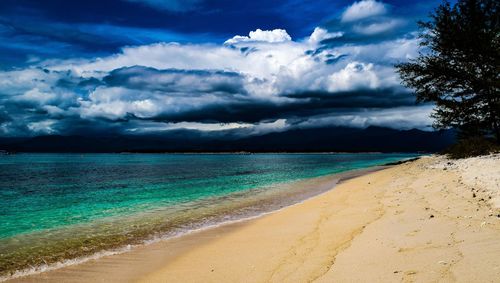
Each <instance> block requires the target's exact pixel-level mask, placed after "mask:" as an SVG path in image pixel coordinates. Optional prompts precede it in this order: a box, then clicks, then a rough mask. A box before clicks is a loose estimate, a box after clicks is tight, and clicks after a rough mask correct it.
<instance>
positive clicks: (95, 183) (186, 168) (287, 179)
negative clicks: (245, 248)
mask: <svg viewBox="0 0 500 283" xmlns="http://www.w3.org/2000/svg"><path fill="white" fill-rule="evenodd" d="M414 156H415V155H411V154H251V155H238V154H216V155H209V154H206V155H171V154H85V155H79V154H18V155H6V156H0V224H1V225H0V275H6V274H9V273H12V272H13V271H15V270H20V269H24V268H29V267H33V266H38V265H42V264H50V263H53V262H59V261H62V260H65V259H71V258H77V257H81V256H84V255H90V254H93V253H96V252H100V251H102V250H109V249H113V248H119V247H123V246H125V245H127V244H140V243H143V242H144V241H146V240H151V239H153V238H158V237H165V236H169V235H175V234H178V233H182V232H184V231H187V230H190V229H195V228H200V227H203V226H205V225H211V224H215V223H220V222H224V221H228V220H234V219H239V218H244V217H247V216H252V215H256V214H258V213H261V212H264V211H269V210H272V209H276V208H279V207H281V206H284V205H289V204H291V203H295V202H297V201H300V200H301V199H304V198H306V197H309V196H311V195H314V194H318V193H321V192H323V191H325V190H326V189H328V188H330V187H331V185H332V182H334V181H335V178H333V179H332V178H330V179H328V178H326V177H325V178H319V179H316V180H317V181H315V182H305V181H304V180H308V179H311V178H315V177H321V176H326V175H329V174H333V173H339V172H345V171H348V170H353V169H359V168H366V167H370V166H375V165H381V164H384V163H387V162H393V161H396V160H401V159H405V158H411V157H414Z"/></svg>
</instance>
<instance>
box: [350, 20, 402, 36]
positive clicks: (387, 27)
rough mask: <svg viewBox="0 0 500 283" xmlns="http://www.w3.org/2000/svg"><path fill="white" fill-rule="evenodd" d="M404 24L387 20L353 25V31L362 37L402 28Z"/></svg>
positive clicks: (399, 21) (400, 21)
mask: <svg viewBox="0 0 500 283" xmlns="http://www.w3.org/2000/svg"><path fill="white" fill-rule="evenodd" d="M403 24H404V22H403V21H402V20H399V19H389V20H385V21H381V22H374V23H369V24H358V25H355V26H354V28H353V30H354V31H355V32H357V33H359V34H362V35H376V34H381V33H385V32H389V31H391V30H394V29H395V28H398V27H400V26H402V25H403Z"/></svg>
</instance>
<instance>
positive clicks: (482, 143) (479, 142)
mask: <svg viewBox="0 0 500 283" xmlns="http://www.w3.org/2000/svg"><path fill="white" fill-rule="evenodd" d="M495 152H500V146H499V145H498V144H496V143H495V142H494V141H493V140H492V139H487V138H484V137H471V138H466V139H461V140H459V141H458V142H457V143H456V144H454V145H452V146H450V147H449V148H448V149H446V150H445V151H444V152H443V153H444V154H446V155H447V156H448V157H449V158H452V159H460V158H467V157H474V156H480V155H487V154H491V153H495Z"/></svg>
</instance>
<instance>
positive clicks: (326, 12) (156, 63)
mask: <svg viewBox="0 0 500 283" xmlns="http://www.w3.org/2000/svg"><path fill="white" fill-rule="evenodd" d="M439 4H440V1H434V0H433V1H430V0H424V1H375V0H361V1H344V0H341V1H334V0H315V1H300V0H274V1H269V0H253V1H240V0H184V1H181V0H106V1H103V0H99V1H95V0H86V1H79V0H74V1H67V0H45V1H40V0H2V1H0V137H25V136H38V135H51V134H58V135H109V134H133V135H143V134H164V133H165V134H168V132H169V131H173V130H180V129H181V130H182V129H185V130H196V131H201V132H204V133H211V134H214V135H217V134H221V133H228V132H231V133H232V134H237V135H245V136H247V135H258V134H263V133H268V132H275V131H285V130H289V129H295V128H313V127H325V126H348V127H358V128H364V127H369V126H383V127H390V128H395V129H412V128H417V129H423V130H429V129H431V127H430V126H431V124H432V120H431V119H430V117H429V115H430V113H431V110H432V105H425V104H424V105H422V104H419V105H417V104H415V97H414V96H413V94H412V92H411V90H409V89H406V88H404V87H403V86H401V83H400V79H399V77H398V75H397V73H396V72H395V69H394V64H396V63H399V62H405V61H407V60H409V59H412V58H415V57H416V56H418V52H419V39H418V37H417V30H418V28H417V25H416V21H417V20H422V19H424V20H425V19H426V18H427V17H428V15H429V13H430V12H431V11H432V10H433V9H434V8H435V7H437V5H439Z"/></svg>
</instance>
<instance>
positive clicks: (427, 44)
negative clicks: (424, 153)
mask: <svg viewBox="0 0 500 283" xmlns="http://www.w3.org/2000/svg"><path fill="white" fill-rule="evenodd" d="M499 6H500V1H498V0H459V1H458V2H457V3H456V4H455V5H453V6H452V5H450V3H448V2H443V3H442V4H441V5H440V6H439V7H438V8H437V9H436V10H435V11H434V12H433V13H431V15H430V20H429V21H426V22H419V26H420V27H421V32H420V39H421V51H420V54H419V56H418V58H416V59H414V60H411V61H409V62H407V63H402V64H398V65H396V68H397V70H398V72H399V74H400V76H401V78H402V80H403V84H404V85H405V86H407V87H409V88H412V89H414V91H415V93H416V96H417V101H418V102H434V103H435V104H436V107H435V109H434V112H433V114H432V116H433V118H434V120H435V124H434V126H435V127H436V128H450V127H453V128H456V129H458V130H459V134H461V135H462V136H463V137H464V136H465V137H468V136H483V135H493V136H494V137H495V138H496V140H497V142H499V141H500V15H499Z"/></svg>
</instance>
